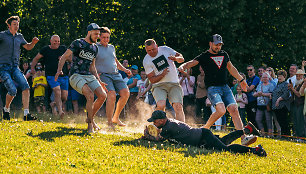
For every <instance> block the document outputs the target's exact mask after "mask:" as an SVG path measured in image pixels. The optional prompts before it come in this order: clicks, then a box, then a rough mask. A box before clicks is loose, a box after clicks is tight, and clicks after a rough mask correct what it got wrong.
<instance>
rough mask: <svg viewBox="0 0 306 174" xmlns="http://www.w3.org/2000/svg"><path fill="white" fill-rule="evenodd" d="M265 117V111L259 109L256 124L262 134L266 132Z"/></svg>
mask: <svg viewBox="0 0 306 174" xmlns="http://www.w3.org/2000/svg"><path fill="white" fill-rule="evenodd" d="M263 116H264V111H263V110H260V109H257V111H256V117H255V120H256V123H257V125H258V129H259V130H260V132H261V133H262V134H263V133H264V132H265V129H264V126H263V124H262V119H263Z"/></svg>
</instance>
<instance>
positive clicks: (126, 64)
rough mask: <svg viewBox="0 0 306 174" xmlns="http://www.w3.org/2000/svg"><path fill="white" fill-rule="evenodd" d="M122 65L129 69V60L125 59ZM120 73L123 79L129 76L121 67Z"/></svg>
mask: <svg viewBox="0 0 306 174" xmlns="http://www.w3.org/2000/svg"><path fill="white" fill-rule="evenodd" d="M122 65H123V67H124V68H126V69H129V61H128V60H126V59H125V60H123V61H122ZM119 73H120V74H121V76H122V79H125V78H126V77H127V76H128V74H127V73H125V72H124V71H122V70H120V69H119Z"/></svg>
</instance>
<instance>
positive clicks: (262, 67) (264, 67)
mask: <svg viewBox="0 0 306 174" xmlns="http://www.w3.org/2000/svg"><path fill="white" fill-rule="evenodd" d="M258 69H264V70H266V69H267V67H266V66H260V67H259V68H258Z"/></svg>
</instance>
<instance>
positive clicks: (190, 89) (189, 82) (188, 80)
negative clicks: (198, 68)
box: [179, 69, 196, 119]
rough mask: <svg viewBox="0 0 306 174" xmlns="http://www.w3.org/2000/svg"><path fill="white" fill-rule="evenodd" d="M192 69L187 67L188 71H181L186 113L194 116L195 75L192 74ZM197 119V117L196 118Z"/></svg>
mask: <svg viewBox="0 0 306 174" xmlns="http://www.w3.org/2000/svg"><path fill="white" fill-rule="evenodd" d="M191 72H192V69H187V71H183V72H180V73H179V74H180V77H179V79H180V85H181V87H182V89H183V93H184V97H183V104H184V105H183V108H184V113H185V115H189V116H192V117H194V115H195V113H194V112H193V111H194V107H193V106H194V102H195V95H194V86H195V77H194V76H192V75H191ZM195 119H196V118H195Z"/></svg>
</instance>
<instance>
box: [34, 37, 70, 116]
mask: <svg viewBox="0 0 306 174" xmlns="http://www.w3.org/2000/svg"><path fill="white" fill-rule="evenodd" d="M60 41H61V40H60V37H59V36H58V35H53V36H52V37H51V39H50V45H47V46H44V47H43V48H42V49H41V50H40V51H39V53H37V55H36V56H35V57H34V59H33V61H32V64H31V73H32V74H33V75H34V74H35V66H36V64H37V62H38V61H39V60H40V59H41V58H43V61H44V64H45V73H46V74H45V75H46V78H47V81H48V84H49V85H50V87H51V88H52V90H53V92H54V100H55V104H56V107H57V110H58V114H59V115H60V118H61V119H62V118H63V117H64V111H63V109H64V108H65V107H63V106H65V104H66V101H67V97H68V87H69V77H68V67H67V63H65V65H64V67H63V75H60V76H59V77H58V80H57V81H54V76H55V74H56V72H57V68H58V67H57V65H58V62H59V59H60V57H61V56H62V55H63V54H64V53H65V51H66V46H65V45H60V43H61V42H60Z"/></svg>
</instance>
